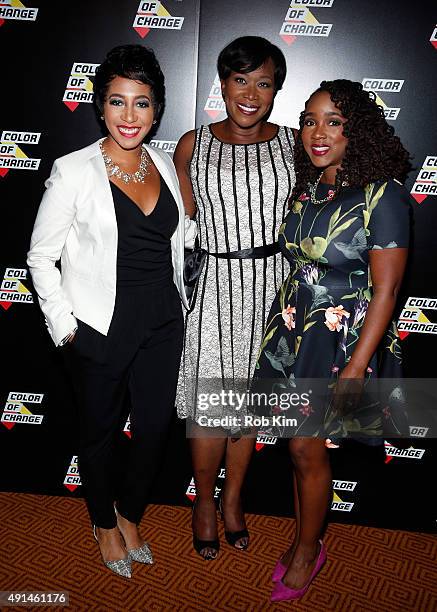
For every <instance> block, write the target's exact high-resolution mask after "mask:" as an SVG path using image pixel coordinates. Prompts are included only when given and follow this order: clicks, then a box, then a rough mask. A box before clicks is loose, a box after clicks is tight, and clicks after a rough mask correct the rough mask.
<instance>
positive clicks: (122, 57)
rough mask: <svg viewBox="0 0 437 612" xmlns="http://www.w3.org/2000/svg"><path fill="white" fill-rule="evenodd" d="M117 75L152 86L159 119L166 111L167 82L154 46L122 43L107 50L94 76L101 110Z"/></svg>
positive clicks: (95, 90) (95, 89) (156, 114)
mask: <svg viewBox="0 0 437 612" xmlns="http://www.w3.org/2000/svg"><path fill="white" fill-rule="evenodd" d="M117 76H120V77H124V78H126V79H133V80H134V81H140V82H141V83H144V84H145V85H150V88H151V90H152V95H153V106H154V111H155V119H156V120H157V122H159V120H160V118H161V116H162V113H163V112H164V105H165V84H164V75H163V74H162V71H161V68H160V66H159V63H158V60H157V59H156V56H155V54H154V53H153V51H152V49H147V48H146V47H143V46H142V45H120V46H118V47H114V48H113V49H111V50H110V51H108V53H107V54H106V58H105V59H104V60H103V62H102V63H101V64H100V66H99V67H98V68H97V70H96V76H95V79H94V101H95V105H96V107H97V109H98V111H99V112H100V113H101V112H102V110H103V105H104V103H105V99H106V94H107V91H108V88H109V83H110V82H111V81H112V79H114V78H115V77H117Z"/></svg>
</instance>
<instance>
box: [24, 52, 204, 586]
mask: <svg viewBox="0 0 437 612" xmlns="http://www.w3.org/2000/svg"><path fill="white" fill-rule="evenodd" d="M94 90H95V98H96V104H97V107H98V109H99V111H100V112H101V114H102V115H101V118H102V120H103V121H104V122H105V125H106V128H107V131H108V135H107V137H106V138H104V139H101V140H99V141H98V142H95V143H93V144H91V145H89V146H88V147H85V148H84V149H81V150H79V151H75V152H73V153H70V154H69V155H66V156H65V157H61V158H60V159H58V160H56V161H55V163H54V166H53V169H52V173H51V175H50V178H49V179H48V180H47V182H46V188H47V189H46V192H45V194H44V196H43V199H42V202H41V205H40V208H39V211H38V215H37V218H36V221H35V226H34V230H33V234H32V239H31V247H30V251H29V253H28V265H29V268H30V271H31V274H32V279H33V283H34V286H35V289H36V292H37V294H38V297H39V302H40V305H41V309H42V311H43V313H44V315H45V318H46V323H47V327H48V330H49V333H50V335H51V337H52V339H53V341H54V343H55V345H56V346H65V348H64V349H63V351H64V353H65V357H66V363H67V365H68V368H69V371H70V374H71V376H72V381H73V386H74V388H75V392H76V395H77V400H78V409H79V417H80V427H79V431H80V441H79V453H78V454H79V471H80V474H81V478H82V482H83V484H84V492H85V496H86V500H87V505H88V509H89V512H90V516H91V520H92V523H93V525H94V535H95V537H96V539H97V540H98V543H99V546H100V551H101V554H102V558H103V561H104V562H105V564H106V565H107V567H109V568H110V569H111V570H112V571H115V572H116V573H118V574H120V575H122V576H125V577H128V578H130V576H131V563H132V561H139V562H141V563H153V558H152V554H151V552H150V549H149V547H148V545H147V543H146V542H144V540H143V539H142V538H141V536H140V534H139V532H138V529H137V525H138V523H139V522H140V520H141V517H142V515H143V513H144V509H145V506H146V503H147V497H148V492H149V489H150V485H151V482H152V480H153V477H154V474H155V473H156V469H157V467H158V465H159V461H160V457H161V452H162V449H163V443H164V441H165V439H166V436H167V433H168V428H169V424H170V421H171V417H172V413H173V408H174V399H175V390H176V382H177V375H178V369H179V362H180V354H181V349H182V334H183V322H182V308H181V301H182V304H183V305H184V306H185V307H187V298H186V295H185V290H184V284H183V261H184V235H185V236H186V238H187V240H188V242H190V241H191V242H193V241H194V233H195V230H194V228H193V225H194V222H190V220H189V218H188V217H187V218H185V212H184V207H183V203H182V199H181V196H180V192H179V184H178V179H177V176H176V173H175V170H174V166H173V163H172V161H171V160H170V158H169V157H168V156H167V155H166V154H165V153H161V152H160V151H157V150H156V149H153V148H152V147H150V146H147V145H143V140H144V138H145V137H146V136H147V135H148V134H149V132H150V131H151V129H152V126H154V125H155V124H156V123H157V122H158V121H159V119H160V117H161V114H162V111H163V106H164V96H165V87H164V77H163V74H162V72H161V69H160V67H159V64H158V62H157V60H156V58H155V56H154V54H153V52H152V51H151V50H148V49H145V48H144V47H142V46H140V45H124V46H121V47H116V48H115V49H113V50H112V51H110V52H109V53H108V55H107V57H106V59H105V61H104V62H103V63H102V64H101V65H100V67H99V68H98V70H97V73H96V78H95V83H94ZM59 259H60V260H61V270H60V271H59V270H58V268H57V267H56V265H55V264H56V262H57V261H58V260H59ZM128 394H129V396H130V398H129V399H130V406H131V411H130V421H131V444H130V450H129V456H128V459H127V463H126V465H124V466H123V469H122V470H119V467H118V466H117V465H116V464H115V463H116V460H115V457H116V454H115V452H114V451H115V446H116V442H117V439H118V438H119V432H120V426H121V424H122V410H123V404H124V401H125V399H126V396H127V395H128ZM116 468H117V469H116ZM117 470H118V471H119V472H121V474H120V479H119V481H118V482H117V479H115V478H114V474H116V473H117Z"/></svg>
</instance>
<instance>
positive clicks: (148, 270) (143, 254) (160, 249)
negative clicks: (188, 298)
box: [110, 178, 178, 286]
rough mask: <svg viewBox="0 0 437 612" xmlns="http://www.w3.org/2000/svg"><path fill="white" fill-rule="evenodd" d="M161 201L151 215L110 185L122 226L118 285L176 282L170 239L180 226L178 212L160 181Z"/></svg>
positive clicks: (118, 219) (119, 241)
mask: <svg viewBox="0 0 437 612" xmlns="http://www.w3.org/2000/svg"><path fill="white" fill-rule="evenodd" d="M160 183H161V186H160V192H159V198H158V201H157V203H156V206H155V208H154V209H153V210H152V212H151V213H150V214H149V215H145V214H144V213H143V211H142V210H141V209H140V208H139V207H138V206H137V205H136V204H135V202H134V201H133V200H131V198H130V197H129V196H127V195H126V194H125V193H124V192H123V191H122V190H121V189H120V188H119V187H118V186H117V185H115V184H114V183H112V182H111V181H110V185H111V191H112V197H113V200H114V207H115V215H116V218H117V226H118V250H117V285H119V286H120V285H124V286H134V285H150V284H156V283H161V282H164V281H166V280H169V281H171V279H172V278H173V265H172V259H171V244H170V238H171V236H172V235H173V233H174V231H175V229H176V227H177V224H178V209H177V205H176V202H175V201H174V198H173V196H172V194H171V192H170V190H169V188H168V187H167V185H166V183H165V181H163V180H162V178H160Z"/></svg>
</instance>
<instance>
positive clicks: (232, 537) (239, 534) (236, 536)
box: [219, 497, 250, 550]
mask: <svg viewBox="0 0 437 612" xmlns="http://www.w3.org/2000/svg"><path fill="white" fill-rule="evenodd" d="M219 513H220V518H221V519H222V521H223V523H224V521H225V514H224V512H223V501H222V498H221V497H220V500H219ZM224 531H225V538H226V542H227V543H228V544H229V546H232V547H233V548H235V549H236V550H247V549H248V548H249V542H247V544H244V545H243V546H235V544H236V543H237V542H238V540H241V539H242V538H247V539H249V537H250V536H249V532H248V530H247V528H246V527H245V528H244V529H240V530H239V531H226V529H225V530H224Z"/></svg>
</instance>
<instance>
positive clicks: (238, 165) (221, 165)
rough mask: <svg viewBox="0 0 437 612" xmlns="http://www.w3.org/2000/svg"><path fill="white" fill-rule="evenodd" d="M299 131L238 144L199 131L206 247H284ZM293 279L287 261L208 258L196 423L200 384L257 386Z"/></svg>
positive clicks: (196, 174)
mask: <svg viewBox="0 0 437 612" xmlns="http://www.w3.org/2000/svg"><path fill="white" fill-rule="evenodd" d="M293 145H294V139H293V133H292V131H291V129H290V128H287V127H279V128H278V131H277V134H276V135H275V136H274V137H273V138H271V139H270V140H268V141H265V142H260V143H255V144H249V145H234V144H228V143H224V142H222V141H220V140H218V139H217V138H216V137H215V136H214V135H213V133H212V131H211V129H210V128H209V126H202V127H201V128H200V129H199V130H197V131H196V140H195V147H194V152H193V158H192V160H191V165H190V174H191V182H192V186H193V194H194V199H195V202H196V205H197V223H198V228H199V239H200V245H201V247H203V248H204V249H206V250H207V251H208V252H209V253H226V252H232V251H239V250H242V249H250V248H253V247H258V246H264V245H268V244H271V243H274V242H276V241H277V236H278V229H279V227H280V225H281V223H282V221H283V218H284V216H285V214H286V212H287V210H288V202H289V198H290V195H291V191H292V188H293V185H294V182H295V175H294V169H293ZM285 274H288V264H287V263H286V262H285V261H284V259H283V257H282V255H280V254H277V255H273V256H270V257H267V258H264V259H218V258H216V257H213V256H209V257H208V258H207V261H206V264H205V267H204V270H203V272H202V276H201V278H200V281H199V288H198V294H197V299H196V305H195V308H194V310H193V311H192V312H191V313H190V314H189V315H188V316H187V318H186V329H185V341H184V350H183V355H182V363H181V370H180V375H179V384H178V394H177V406H178V414H179V416H180V417H182V418H184V417H187V416H188V417H191V418H194V419H196V417H197V411H196V394H195V391H196V390H197V384H196V381H197V380H198V379H211V378H215V379H228V380H229V379H230V380H233V379H239V380H240V381H242V380H244V381H247V382H249V381H250V380H251V378H252V375H253V370H254V367H255V363H256V359H257V355H258V352H259V348H260V343H261V339H262V334H263V328H264V325H265V322H266V317H267V315H268V312H269V309H270V306H271V304H272V302H273V299H274V297H275V295H276V292H277V291H278V289H279V287H280V285H281V284H282V282H283V280H284V275H285Z"/></svg>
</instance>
